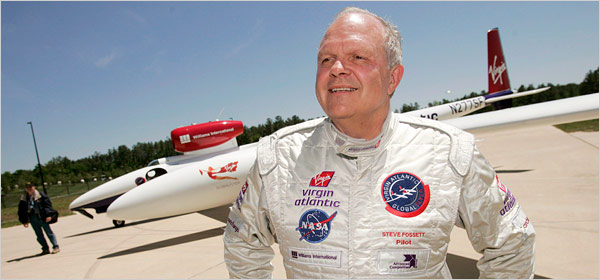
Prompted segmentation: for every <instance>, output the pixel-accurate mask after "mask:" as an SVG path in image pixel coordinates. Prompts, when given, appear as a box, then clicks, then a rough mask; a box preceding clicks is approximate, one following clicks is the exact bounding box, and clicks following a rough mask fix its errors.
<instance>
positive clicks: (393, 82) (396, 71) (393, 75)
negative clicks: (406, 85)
mask: <svg viewBox="0 0 600 280" xmlns="http://www.w3.org/2000/svg"><path fill="white" fill-rule="evenodd" d="M403 75H404V66H402V64H398V65H396V66H394V68H392V71H390V84H389V86H388V95H389V96H392V95H393V94H394V91H395V90H396V87H398V84H400V80H402V76H403Z"/></svg>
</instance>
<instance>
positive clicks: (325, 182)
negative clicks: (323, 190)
mask: <svg viewBox="0 0 600 280" xmlns="http://www.w3.org/2000/svg"><path fill="white" fill-rule="evenodd" d="M334 173H335V172H334V171H323V172H321V173H319V174H317V175H316V176H315V177H312V178H311V179H310V184H309V186H310V187H327V186H329V181H331V178H333V174H334Z"/></svg>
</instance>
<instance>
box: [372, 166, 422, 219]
mask: <svg viewBox="0 0 600 280" xmlns="http://www.w3.org/2000/svg"><path fill="white" fill-rule="evenodd" d="M381 195H382V197H383V201H384V202H385V204H386V207H385V210H387V211H388V212H390V213H392V214H394V215H396V216H399V217H403V218H410V217H415V216H418V215H419V214H421V213H423V211H425V209H426V208H427V204H429V186H428V185H425V184H424V183H423V181H421V179H420V178H419V177H417V176H415V175H414V174H411V173H408V172H398V173H394V174H392V175H390V176H388V177H387V178H386V179H385V180H383V183H382V184H381Z"/></svg>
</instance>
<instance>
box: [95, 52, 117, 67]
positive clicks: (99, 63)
mask: <svg viewBox="0 0 600 280" xmlns="http://www.w3.org/2000/svg"><path fill="white" fill-rule="evenodd" d="M116 57H117V54H116V53H115V52H114V51H113V52H111V53H110V54H108V55H106V56H103V57H101V58H99V59H97V60H96V61H95V62H94V64H95V65H96V67H100V68H104V67H106V66H108V64H110V63H111V62H112V61H113V60H114V59H115V58H116Z"/></svg>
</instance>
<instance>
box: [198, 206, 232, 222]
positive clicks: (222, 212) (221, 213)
mask: <svg viewBox="0 0 600 280" xmlns="http://www.w3.org/2000/svg"><path fill="white" fill-rule="evenodd" d="M229 206H231V204H229V203H228V204H227V205H225V206H219V207H215V208H211V209H206V210H202V211H198V212H196V213H198V214H202V215H204V216H207V217H209V218H212V219H215V220H217V221H219V222H222V223H225V224H226V223H227V217H228V216H229Z"/></svg>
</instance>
